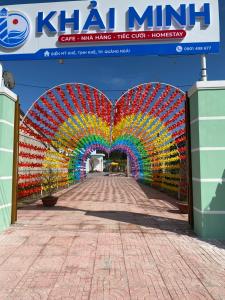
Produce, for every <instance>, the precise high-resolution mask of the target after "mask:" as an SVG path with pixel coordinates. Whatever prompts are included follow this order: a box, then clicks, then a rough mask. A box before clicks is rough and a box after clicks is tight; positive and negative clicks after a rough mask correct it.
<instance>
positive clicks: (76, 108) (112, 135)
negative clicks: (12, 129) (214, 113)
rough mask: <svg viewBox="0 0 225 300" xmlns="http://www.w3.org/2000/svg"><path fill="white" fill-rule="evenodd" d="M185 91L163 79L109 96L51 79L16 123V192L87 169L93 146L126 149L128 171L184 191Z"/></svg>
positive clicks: (41, 188) (65, 181)
mask: <svg viewBox="0 0 225 300" xmlns="http://www.w3.org/2000/svg"><path fill="white" fill-rule="evenodd" d="M185 99H186V97H185V94H184V93H183V92H182V91H181V90H180V89H178V88H176V87H173V86H171V85H166V84H162V83H146V84H141V85H138V86H136V87H134V88H132V89H130V90H128V91H127V92H126V93H124V94H123V95H122V96H121V97H120V99H118V100H117V101H116V103H112V102H111V101H110V100H109V99H108V98H107V97H106V96H105V95H104V93H102V92H101V91H99V90H98V89H96V88H94V87H91V86H89V85H86V84H80V83H68V84H62V85H59V86H56V87H54V88H52V89H50V90H48V91H46V92H45V93H44V94H43V95H42V96H41V97H39V98H38V99H37V100H36V101H35V102H34V104H33V105H32V106H31V108H30V109H29V110H28V112H27V114H26V115H25V117H24V118H23V120H22V122H21V125H20V144H19V146H20V151H19V197H20V198H23V197H27V196H31V195H39V194H40V193H44V192H45V190H46V189H47V188H48V183H46V182H45V180H44V177H45V176H44V175H45V172H48V170H51V171H52V172H53V175H54V180H53V183H51V184H52V185H53V186H54V187H55V188H60V187H66V186H68V185H70V184H72V183H74V182H75V181H77V180H81V179H82V178H84V177H85V176H86V170H85V162H86V160H87V158H88V157H89V156H90V154H91V152H93V151H94V150H101V151H104V152H106V153H110V152H112V151H115V150H116V151H121V152H124V153H126V154H127V155H128V157H129V159H130V163H131V173H132V176H133V177H135V178H136V179H138V180H142V181H144V182H146V183H148V184H151V185H152V186H154V187H158V188H161V189H165V190H167V191H171V192H174V193H181V194H182V193H183V195H185V194H186V192H187V191H186V178H185V174H186V173H185V169H186V166H185V162H186V134H185V106H184V105H185Z"/></svg>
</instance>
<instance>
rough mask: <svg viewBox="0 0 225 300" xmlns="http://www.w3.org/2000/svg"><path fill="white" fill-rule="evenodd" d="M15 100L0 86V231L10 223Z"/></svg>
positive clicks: (11, 94) (14, 97) (15, 97)
mask: <svg viewBox="0 0 225 300" xmlns="http://www.w3.org/2000/svg"><path fill="white" fill-rule="evenodd" d="M16 101H17V96H16V95H15V94H14V93H13V92H12V91H10V90H8V89H7V88H5V87H0V231H2V230H4V229H6V228H7V227H8V226H9V225H10V224H11V214H12V200H13V191H12V189H13V149H14V121H15V107H16Z"/></svg>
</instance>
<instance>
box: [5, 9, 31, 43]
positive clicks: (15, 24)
mask: <svg viewBox="0 0 225 300" xmlns="http://www.w3.org/2000/svg"><path fill="white" fill-rule="evenodd" d="M29 34H30V24H29V21H28V19H27V18H26V17H25V16H24V15H23V14H21V13H20V12H10V11H8V10H7V9H5V8H3V9H2V10H0V46H2V47H4V48H16V47H18V46H21V45H23V44H24V43H25V42H26V40H27V38H28V36H29Z"/></svg>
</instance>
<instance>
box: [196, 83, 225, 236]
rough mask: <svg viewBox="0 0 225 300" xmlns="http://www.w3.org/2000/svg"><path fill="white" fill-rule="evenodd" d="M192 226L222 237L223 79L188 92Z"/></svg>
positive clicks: (224, 181) (224, 217)
mask: <svg viewBox="0 0 225 300" xmlns="http://www.w3.org/2000/svg"><path fill="white" fill-rule="evenodd" d="M190 114H191V146H192V177H193V178H192V179H193V202H194V230H195V232H196V233H197V234H198V235H200V236H201V237H203V238H210V239H224V240H225V82H224V81H222V82H218V81H217V82H214V81H213V82H210V81H209V82H205V83H204V82H201V83H197V87H196V88H195V89H194V90H192V91H191V92H190Z"/></svg>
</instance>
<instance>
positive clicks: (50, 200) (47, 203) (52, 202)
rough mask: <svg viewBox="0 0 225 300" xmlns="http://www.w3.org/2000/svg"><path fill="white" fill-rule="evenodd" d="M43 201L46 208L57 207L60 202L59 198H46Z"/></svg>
mask: <svg viewBox="0 0 225 300" xmlns="http://www.w3.org/2000/svg"><path fill="white" fill-rule="evenodd" d="M41 200H42V203H43V206H44V207H52V206H54V205H56V203H57V201H58V197H55V196H46V197H43V198H42V199H41Z"/></svg>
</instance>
